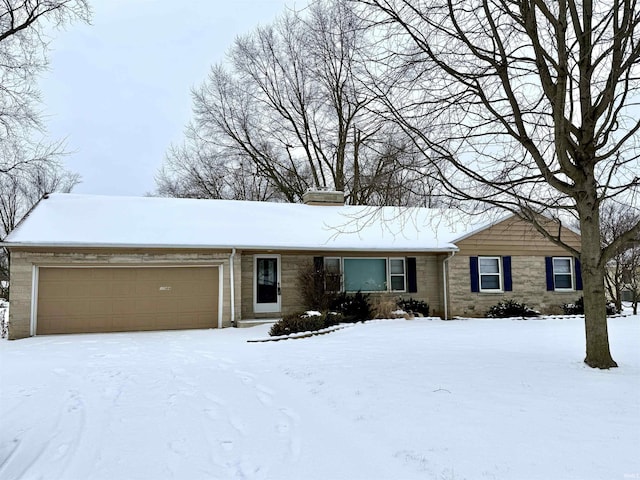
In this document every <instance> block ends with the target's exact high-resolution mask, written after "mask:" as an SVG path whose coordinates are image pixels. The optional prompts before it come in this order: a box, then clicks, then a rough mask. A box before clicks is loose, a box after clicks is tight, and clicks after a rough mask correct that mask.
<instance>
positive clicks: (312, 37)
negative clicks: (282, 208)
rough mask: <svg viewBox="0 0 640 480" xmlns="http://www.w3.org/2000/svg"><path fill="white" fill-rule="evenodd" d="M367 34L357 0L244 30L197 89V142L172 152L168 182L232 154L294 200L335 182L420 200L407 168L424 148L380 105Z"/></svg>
mask: <svg viewBox="0 0 640 480" xmlns="http://www.w3.org/2000/svg"><path fill="white" fill-rule="evenodd" d="M367 35H368V33H367V31H366V30H365V29H364V28H363V22H362V20H360V19H359V18H358V17H356V16H355V15H354V14H353V12H352V9H351V6H350V5H349V2H348V1H347V0H322V1H318V2H313V3H311V4H310V6H309V7H308V8H307V9H305V10H304V11H302V12H286V13H284V14H283V15H282V16H281V17H280V18H279V19H278V20H276V21H275V22H274V23H273V24H271V25H267V26H262V27H259V28H256V29H255V30H254V31H253V32H251V33H250V34H248V35H244V36H242V37H240V38H238V39H237V40H236V42H235V44H234V45H233V47H232V48H231V49H230V51H229V53H228V61H227V62H226V63H224V64H220V65H216V66H214V67H213V68H212V70H211V73H210V74H209V78H208V80H207V81H206V82H205V83H204V84H203V85H202V86H200V87H199V88H196V89H195V90H194V92H193V97H194V107H193V109H194V120H193V122H192V125H191V126H190V127H188V130H187V139H188V140H187V148H186V149H180V153H179V155H178V156H179V157H180V158H178V156H176V150H175V149H174V150H173V151H170V152H169V155H168V159H167V164H166V165H165V172H164V173H161V174H160V183H161V184H159V188H158V190H159V192H163V191H164V192H167V191H168V190H171V189H167V188H166V186H167V180H168V181H169V182H168V183H169V184H174V185H178V184H180V183H182V182H185V181H186V183H189V184H192V183H198V182H200V179H198V178H197V177H198V173H200V172H202V171H203V170H207V169H208V170H210V171H218V170H219V169H220V168H221V165H222V170H223V171H227V170H228V168H229V164H230V163H231V164H233V165H234V170H233V171H234V172H236V173H246V174H249V175H251V176H253V177H254V178H255V177H257V178H260V179H263V180H266V182H267V183H268V185H269V190H270V191H272V192H277V194H278V195H277V196H276V197H277V198H278V197H279V198H282V199H284V200H285V201H289V202H297V201H300V200H301V198H302V195H303V193H304V192H305V191H306V190H307V189H308V188H310V187H329V188H334V189H337V190H343V191H345V193H346V196H347V202H348V203H352V204H356V203H383V202H394V204H401V205H402V204H408V203H411V202H412V201H413V200H412V198H413V197H412V195H411V191H410V190H407V189H405V188H404V186H405V183H404V181H405V180H406V179H407V177H409V176H410V175H412V172H411V170H405V171H404V172H402V169H403V167H404V164H405V163H406V162H408V161H410V160H412V159H413V158H414V157H412V156H411V155H409V154H407V153H406V149H405V145H406V144H410V142H408V140H407V138H406V135H405V134H404V132H402V131H401V130H400V129H398V128H397V127H395V126H394V125H393V124H390V123H388V122H383V121H381V119H379V118H378V117H377V116H376V115H374V114H373V112H372V110H376V109H377V108H378V107H379V105H380V104H379V103H378V100H377V98H376V96H375V95H373V94H372V93H371V92H370V91H369V89H368V88H366V87H365V85H364V83H366V81H367V79H368V78H370V77H371V73H370V72H368V70H367V68H366V67H365V65H364V63H363V62H364V58H363V55H364V53H365V52H367V49H368V48H370V41H371V38H369V37H368V36H367ZM203 151H206V152H207V155H206V158H205V157H203V156H202V155H201V153H202V152H203ZM229 159H231V161H230V160H229ZM185 161H191V163H192V165H194V166H195V165H198V167H196V168H192V167H187V165H186V162H185ZM176 162H178V163H180V165H181V167H180V169H179V170H176V169H175V168H174V167H175V164H176ZM205 164H206V165H205ZM238 165H242V166H243V169H240V170H238V169H237V166H238ZM185 167H186V168H185ZM401 172H402V173H401ZM205 177H207V176H206V175H205ZM387 180H390V181H392V183H388V182H387ZM244 183H246V182H243V184H244ZM391 186H393V189H392V188H391ZM214 190H215V189H214ZM250 191H252V192H253V190H250ZM257 191H258V192H259V194H260V195H261V196H262V197H263V198H266V197H271V198H273V197H272V194H271V193H269V194H268V195H266V196H265V195H263V192H264V189H263V188H262V187H261V188H259V189H257ZM201 193H205V194H206V195H210V194H211V193H212V192H209V191H207V192H202V191H201ZM199 194H200V193H199ZM213 194H214V195H218V193H217V192H215V191H214V192H213Z"/></svg>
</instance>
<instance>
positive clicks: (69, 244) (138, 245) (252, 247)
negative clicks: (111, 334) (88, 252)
mask: <svg viewBox="0 0 640 480" xmlns="http://www.w3.org/2000/svg"><path fill="white" fill-rule="evenodd" d="M0 247H4V248H27V249H28V248H87V249H91V248H114V249H118V248H120V249H125V248H129V249H131V248H136V249H139V248H148V249H156V248H157V249H168V250H169V249H170V250H178V249H179V250H229V249H230V248H232V249H233V250H235V249H241V250H274V251H275V250H278V251H287V250H288V251H292V252H393V253H447V252H453V251H457V250H458V248H457V247H455V246H449V247H439V248H437V247H436V248H415V247H406V248H405V247H402V248H398V247H369V248H368V247H357V248H353V247H349V246H338V247H328V246H327V245H322V244H321V245H311V246H305V247H296V246H295V245H236V246H235V247H231V246H230V245H213V244H211V245H207V244H193V245H190V244H174V243H171V244H169V243H168V244H157V243H78V242H12V241H8V242H7V241H0Z"/></svg>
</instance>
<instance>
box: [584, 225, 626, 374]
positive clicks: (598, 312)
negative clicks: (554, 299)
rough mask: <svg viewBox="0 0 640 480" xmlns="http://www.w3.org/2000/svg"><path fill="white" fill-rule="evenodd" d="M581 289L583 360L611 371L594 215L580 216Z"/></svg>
mask: <svg viewBox="0 0 640 480" xmlns="http://www.w3.org/2000/svg"><path fill="white" fill-rule="evenodd" d="M581 217H582V218H581V221H580V224H581V228H580V230H581V232H580V233H581V239H582V241H581V247H582V251H581V252H580V261H581V263H582V286H583V289H584V291H583V294H584V323H585V335H586V340H587V356H586V357H585V359H584V361H585V363H586V364H587V365H589V366H590V367H593V368H612V367H617V366H618V364H617V363H616V362H615V361H614V360H613V358H612V357H611V352H610V350H609V333H608V331H607V310H606V296H605V288H604V267H603V266H601V265H600V255H601V249H600V248H601V247H600V222H599V221H598V216H597V213H596V214H595V215H585V216H581Z"/></svg>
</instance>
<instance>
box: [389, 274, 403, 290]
mask: <svg viewBox="0 0 640 480" xmlns="http://www.w3.org/2000/svg"><path fill="white" fill-rule="evenodd" d="M391 290H404V276H401V275H394V276H392V277H391Z"/></svg>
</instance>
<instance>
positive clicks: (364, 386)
mask: <svg viewBox="0 0 640 480" xmlns="http://www.w3.org/2000/svg"><path fill="white" fill-rule="evenodd" d="M609 325H610V336H611V346H612V351H613V355H614V358H615V359H616V360H617V361H618V363H619V364H620V368H618V369H612V370H610V371H598V370H592V369H590V368H588V367H586V366H585V365H584V364H583V363H582V357H583V349H584V333H583V326H582V321H581V320H577V319H565V320H527V321H522V320H520V321H515V320H467V321H449V322H444V321H438V320H426V319H423V320H419V319H416V320H383V321H374V322H370V323H366V324H358V325H355V326H353V327H350V328H345V329H342V330H338V331H335V332H333V333H330V334H327V335H322V336H315V337H310V338H304V339H299V340H285V341H279V342H266V343H248V342H247V340H249V339H255V338H260V337H265V336H266V332H267V330H268V327H266V326H261V327H254V328H248V329H224V330H207V331H205V330H202V331H181V332H153V333H124V334H109V335H102V334H101V335H73V336H45V337H35V338H30V339H25V340H19V341H12V342H9V341H2V342H0V365H1V367H0V375H1V376H0V391H1V393H0V478H2V479H3V480H11V479H18V478H23V479H36V478H37V479H156V480H157V479H170V478H175V479H241V478H247V479H279V480H280V479H285V480H286V479H292V480H293V479H295V480H299V479H305V480H307V479H322V480H327V479H349V480H353V479H367V480H369V479H421V480H429V479H437V480H453V479H457V480H459V479H467V480H476V479H480V480H485V479H517V480H523V479H545V480H548V479H581V480H585V479H620V480H625V479H638V478H640V455H639V452H640V316H635V317H627V318H615V319H611V320H610V321H609Z"/></svg>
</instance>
